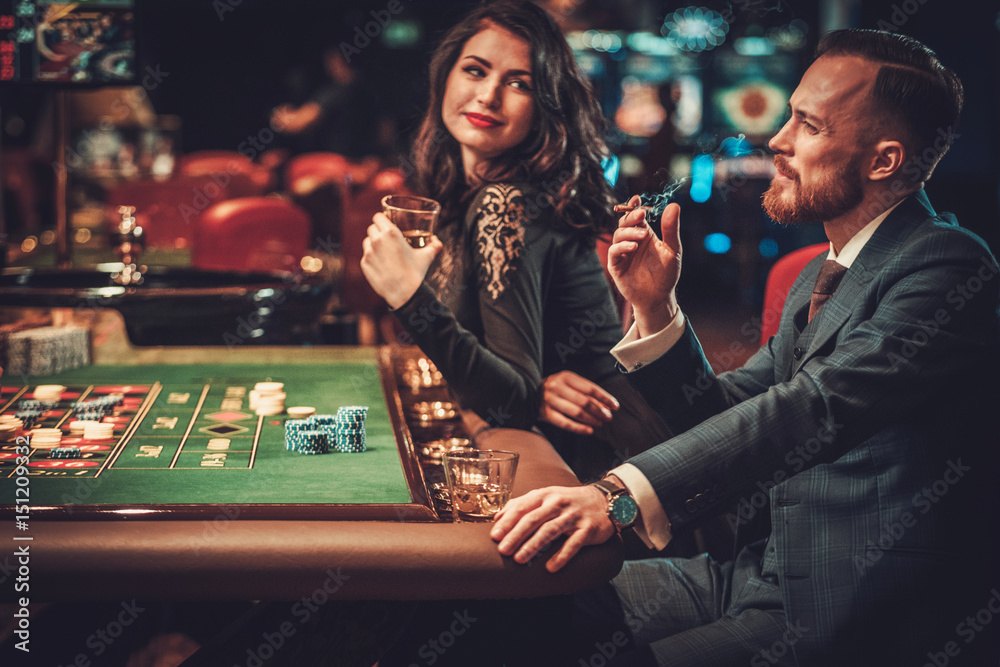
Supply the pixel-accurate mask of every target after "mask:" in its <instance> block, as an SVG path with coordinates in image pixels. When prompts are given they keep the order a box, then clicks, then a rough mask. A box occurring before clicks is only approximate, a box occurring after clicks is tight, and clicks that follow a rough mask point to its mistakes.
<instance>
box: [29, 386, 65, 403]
mask: <svg viewBox="0 0 1000 667" xmlns="http://www.w3.org/2000/svg"><path fill="white" fill-rule="evenodd" d="M64 391H66V387H64V386H63V385H61V384H40V385H38V386H37V387H35V391H34V392H33V395H34V397H35V400H37V401H45V402H46V403H52V404H53V405H55V404H56V403H58V402H59V401H60V400H61V399H62V395H63V392H64Z"/></svg>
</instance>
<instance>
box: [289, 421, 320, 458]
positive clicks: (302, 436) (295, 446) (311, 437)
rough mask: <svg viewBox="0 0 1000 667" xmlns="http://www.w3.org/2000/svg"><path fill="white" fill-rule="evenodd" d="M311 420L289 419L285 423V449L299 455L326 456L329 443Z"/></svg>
mask: <svg viewBox="0 0 1000 667" xmlns="http://www.w3.org/2000/svg"><path fill="white" fill-rule="evenodd" d="M311 420H312V418H311V417H310V418H309V419H289V420H288V421H286V422H285V449H287V450H289V451H292V452H298V453H299V454H326V453H327V452H329V451H330V442H329V440H328V439H327V437H326V432H325V431H323V430H321V429H320V428H319V427H318V426H317V425H316V424H315V423H313V422H312V421H311Z"/></svg>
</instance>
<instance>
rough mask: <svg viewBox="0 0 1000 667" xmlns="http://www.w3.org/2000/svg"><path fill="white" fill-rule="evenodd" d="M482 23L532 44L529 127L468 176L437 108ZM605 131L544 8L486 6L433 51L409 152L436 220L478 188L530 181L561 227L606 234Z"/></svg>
mask: <svg viewBox="0 0 1000 667" xmlns="http://www.w3.org/2000/svg"><path fill="white" fill-rule="evenodd" d="M488 24H493V25H495V26H497V27H499V28H503V29H504V30H507V31H508V32H511V33H513V34H514V35H517V36H518V37H520V38H522V39H524V40H525V41H526V42H527V43H528V44H529V45H530V46H531V58H532V87H533V88H534V95H535V109H536V114H535V122H534V127H533V128H532V130H531V132H530V133H529V135H528V137H527V138H526V139H525V140H524V141H523V142H521V144H519V145H518V146H515V147H514V148H512V149H510V150H509V151H506V152H505V153H503V154H502V155H500V156H498V157H496V158H494V159H493V160H491V161H490V163H489V165H487V166H486V168H485V169H484V170H483V173H479V174H471V175H467V174H465V173H464V172H463V169H462V157H461V149H460V146H459V144H458V142H457V141H456V140H455V139H454V138H453V137H452V136H451V135H450V134H449V133H448V130H447V129H446V128H445V126H444V123H443V121H442V119H441V104H442V99H443V97H444V91H445V86H446V84H447V81H448V75H449V74H450V73H451V70H452V67H453V66H454V64H455V62H456V61H457V60H458V57H459V56H460V55H461V52H462V49H463V48H464V46H465V43H466V42H467V41H468V40H469V39H470V38H471V37H472V36H474V35H475V34H477V33H478V32H480V31H481V30H483V29H484V28H485V27H486V26H487V25H488ZM604 129H605V120H604V116H603V114H602V113H601V109H600V107H599V105H598V104H597V100H596V98H595V97H594V95H593V92H592V90H591V87H590V83H589V82H588V81H587V79H586V78H585V77H584V75H583V73H582V72H581V71H580V68H579V66H578V65H577V63H576V60H575V58H574V57H573V52H572V51H571V50H570V48H569V45H568V44H567V43H566V39H565V38H564V37H563V35H562V33H561V32H560V31H559V28H558V27H557V26H556V25H555V23H554V22H553V21H552V20H551V19H550V18H549V16H548V15H547V14H546V13H545V11H544V10H543V9H541V8H540V7H538V6H537V5H534V4H532V3H531V2H524V1H517V0H501V1H500V2H487V3H485V4H483V5H482V6H481V7H479V8H478V9H476V10H475V11H473V12H472V13H471V14H470V15H468V16H467V17H466V18H465V19H464V20H462V21H461V22H460V23H458V24H457V25H456V26H454V27H453V28H451V29H450V30H449V31H448V32H447V33H446V34H445V36H444V38H443V39H442V41H441V43H440V44H439V46H438V47H437V49H435V51H434V55H433V57H432V59H431V64H430V103H429V105H428V109H427V114H426V116H425V117H424V120H423V122H422V123H421V125H420V130H419V132H418V133H417V138H416V140H415V142H414V149H413V153H414V161H415V164H416V178H417V183H416V185H417V188H418V189H419V190H421V191H422V192H423V193H424V194H426V195H428V196H430V197H433V198H435V199H437V200H438V201H440V202H441V204H442V207H443V210H442V217H443V218H444V219H449V218H450V217H452V216H454V215H456V214H457V213H458V212H459V211H460V210H461V209H463V208H464V206H465V204H466V203H467V201H468V197H469V196H471V194H472V192H473V191H474V190H475V189H477V188H476V187H475V186H477V185H479V184H482V183H491V182H497V181H500V180H504V181H508V182H515V181H517V182H528V183H531V184H534V185H535V186H537V187H540V188H542V189H544V190H545V191H547V192H551V193H552V194H553V195H554V199H555V201H554V206H555V211H556V214H557V215H558V217H559V218H560V219H561V220H562V221H563V222H564V223H565V224H568V225H570V226H573V227H576V228H579V229H582V230H587V231H590V232H597V231H602V230H606V229H610V228H612V227H613V225H614V219H613V217H612V207H613V206H614V201H615V200H614V197H613V193H612V190H611V186H610V185H609V184H608V182H607V181H606V180H605V178H604V173H603V170H602V168H601V160H602V158H604V157H606V156H608V154H609V151H608V148H607V145H606V144H605V142H604V137H603V131H604ZM467 176H469V177H470V178H469V180H470V182H467V181H466V177H467Z"/></svg>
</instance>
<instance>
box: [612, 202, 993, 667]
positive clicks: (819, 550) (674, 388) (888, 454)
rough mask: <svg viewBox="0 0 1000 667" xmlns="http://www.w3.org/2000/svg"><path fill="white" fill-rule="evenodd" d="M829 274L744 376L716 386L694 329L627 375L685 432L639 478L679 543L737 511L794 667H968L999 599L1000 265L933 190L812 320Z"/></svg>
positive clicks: (898, 214) (873, 244) (802, 291)
mask: <svg viewBox="0 0 1000 667" xmlns="http://www.w3.org/2000/svg"><path fill="white" fill-rule="evenodd" d="M823 259H824V257H823V256H820V257H817V258H816V259H815V260H813V261H812V262H811V263H810V264H809V265H808V266H807V267H806V268H805V269H804V270H803V271H802V273H801V275H800V276H799V278H798V279H797V281H796V282H795V284H794V285H793V287H792V289H791V292H790V294H789V297H788V300H787V302H786V304H785V309H784V312H783V313H782V317H781V324H780V329H779V332H778V333H777V334H776V335H775V336H774V337H772V338H771V340H770V341H769V342H768V343H767V344H766V345H764V346H763V347H762V348H761V349H760V350H758V351H757V352H756V353H755V354H754V356H753V357H752V358H750V359H749V360H748V361H747V363H746V364H745V365H744V367H743V368H741V369H738V370H736V371H733V372H729V373H723V374H721V375H719V376H718V377H716V376H715V374H714V373H713V372H712V369H711V367H710V366H709V364H708V362H707V360H706V359H705V356H704V354H703V352H702V350H701V347H700V345H699V343H698V341H697V338H696V337H695V335H694V332H693V331H692V326H694V325H695V324H696V323H689V326H688V328H687V331H686V332H685V334H684V336H683V337H682V339H681V341H680V342H679V343H678V344H677V345H675V346H674V347H673V348H672V349H671V350H670V351H669V352H668V353H667V354H666V355H664V356H663V357H661V358H660V359H659V360H657V361H656V362H655V363H653V364H650V365H648V366H646V367H644V368H641V369H639V370H637V371H634V372H632V373H630V374H629V378H630V380H631V381H632V382H633V384H634V385H635V386H636V387H637V388H638V389H639V390H640V391H641V392H642V393H643V395H644V396H645V397H646V399H647V401H648V402H649V403H650V405H651V406H653V407H654V409H656V410H657V411H658V412H659V413H660V414H661V415H663V416H664V418H665V419H666V420H667V422H668V424H669V425H670V427H671V429H672V430H673V432H674V433H678V434H679V435H677V436H676V437H674V438H672V439H670V440H668V441H667V442H665V443H663V444H661V445H659V446H658V447H656V448H654V449H652V450H649V451H647V452H644V453H643V454H640V455H639V456H637V457H635V458H633V459H631V460H630V463H632V464H634V465H636V466H637V467H638V468H639V469H640V470H641V471H642V472H643V473H644V474H645V475H646V477H647V478H648V479H649V480H650V481H651V483H652V485H653V488H654V489H655V490H656V492H657V495H658V497H659V499H660V501H661V503H662V504H663V507H664V508H665V510H666V512H667V516H668V517H669V519H670V521H671V525H672V527H673V529H674V531H677V530H680V529H682V528H683V527H684V526H685V525H687V524H691V523H695V522H697V520H698V519H700V518H702V517H705V516H707V515H710V514H717V513H719V512H724V511H729V512H730V517H731V518H733V519H735V522H736V523H737V524H738V529H737V544H736V548H737V550H740V549H743V548H746V547H747V545H755V547H754V548H756V549H757V550H759V551H762V552H763V553H764V555H763V557H762V558H761V559H760V565H761V569H762V572H763V575H764V577H765V578H766V579H768V580H769V581H772V582H775V583H777V585H778V586H780V589H781V598H782V601H783V604H784V608H785V612H786V615H787V619H788V622H789V623H790V624H794V623H798V624H800V627H805V628H809V630H808V631H807V632H805V633H804V635H803V636H802V638H801V641H797V642H796V644H795V645H794V646H793V647H792V648H793V649H794V651H795V655H796V656H797V658H798V660H799V662H800V664H803V665H814V664H838V665H839V664H851V665H858V664H882V665H888V664H907V663H904V662H897V660H898V659H902V651H906V650H912V656H911V657H912V659H923V660H925V661H926V659H927V655H926V654H927V653H928V652H932V653H936V652H940V651H943V650H944V648H945V646H946V642H948V641H950V640H954V641H955V642H956V644H955V648H956V649H958V650H961V649H966V655H968V654H970V653H971V649H969V647H970V645H971V644H972V641H979V639H980V635H978V634H976V635H975V636H974V637H973V640H972V641H966V640H967V637H968V634H966V633H965V630H966V628H959V627H958V623H959V622H960V621H961V620H962V617H963V614H965V613H971V614H973V615H975V613H976V611H977V610H978V609H979V608H980V607H981V606H983V605H985V603H986V601H987V600H988V599H989V598H990V591H991V586H994V585H997V583H998V582H997V581H996V579H986V578H984V577H986V576H988V575H990V574H995V572H993V571H992V570H990V571H988V572H987V571H986V568H990V567H991V565H992V562H991V561H990V560H989V556H988V555H987V552H986V551H985V549H984V548H983V547H982V546H981V543H982V541H983V540H991V539H995V537H994V536H993V533H995V532H996V529H995V526H996V522H995V520H994V521H992V522H991V523H990V524H981V523H977V521H978V520H980V519H982V517H983V513H984V512H986V511H987V510H986V509H985V507H986V503H992V502H995V499H994V498H991V497H990V496H993V495H996V494H994V493H993V492H992V487H995V485H996V479H997V478H995V477H992V475H993V474H994V472H995V461H996V458H997V457H996V455H995V450H996V449H997V447H996V445H997V443H998V442H1000V437H998V436H997V435H996V429H994V431H993V433H992V434H989V432H988V431H984V429H983V426H984V422H985V420H986V419H988V418H989V417H991V416H993V413H995V412H1000V400H998V399H997V397H996V394H995V393H994V394H993V395H992V396H989V397H987V396H986V395H985V394H984V393H983V390H984V387H986V386H989V387H992V388H994V389H995V388H996V386H997V382H996V378H995V376H992V375H989V373H993V372H995V369H996V368H997V363H996V359H997V357H998V349H1000V343H998V341H1000V335H998V331H1000V327H998V324H997V322H998V312H1000V311H998V308H1000V275H998V268H997V263H996V260H995V259H994V257H993V256H992V254H991V253H990V251H989V250H988V248H987V247H986V245H985V244H984V243H983V241H982V240H981V239H979V238H978V237H976V236H975V235H973V234H971V233H969V232H967V231H965V230H963V229H961V228H960V227H958V226H957V224H956V223H955V221H954V219H953V218H952V217H951V216H949V215H948V214H945V215H943V216H938V215H937V214H936V213H935V212H934V210H933V209H932V208H931V206H930V203H929V201H928V200H927V197H926V195H925V194H924V193H923V192H919V193H916V194H914V195H912V196H910V197H909V198H907V200H905V201H904V202H903V203H901V204H900V205H899V206H898V207H897V208H896V209H895V210H894V211H893V212H892V213H891V214H890V215H889V216H888V217H887V218H886V220H884V221H883V223H882V224H881V226H880V227H879V228H878V230H877V231H876V233H875V235H874V236H873V237H872V238H871V239H870V241H869V242H868V243H867V244H866V245H865V247H864V249H863V250H862V251H861V254H860V255H859V256H858V258H857V259H856V260H855V262H854V264H853V265H852V266H851V268H850V270H848V271H847V273H846V274H845V276H844V278H843V281H842V282H841V284H840V286H839V287H838V289H837V291H836V293H835V294H834V295H833V297H832V298H831V299H830V301H828V302H827V304H826V305H825V306H824V308H823V310H822V311H820V313H819V314H818V315H817V317H816V318H815V319H814V320H813V321H812V322H810V323H806V314H807V311H808V306H809V298H810V293H811V291H812V285H813V283H814V281H815V278H816V275H817V273H818V271H819V267H820V264H821V263H822V261H823ZM989 401H992V404H990V403H989ZM986 516H988V517H991V518H992V517H993V516H995V515H992V514H987V515H986ZM977 541H978V543H979V544H980V546H976V545H977ZM960 592H962V593H968V596H966V597H962V596H960V595H959V593H960ZM980 598H981V600H980ZM977 601H978V602H977ZM998 601H1000V598H998ZM949 602H951V603H953V604H952V605H951V606H952V607H953V609H951V615H949V613H948V612H949V610H948V609H944V607H943V605H944V604H945V603H949ZM937 618H942V619H944V620H942V623H941V624H936V622H933V619H937ZM997 625H1000V623H998V624H997ZM985 644H986V642H985V641H980V646H985ZM886 660H890V661H889V662H886ZM915 664H923V663H922V662H921V663H915Z"/></svg>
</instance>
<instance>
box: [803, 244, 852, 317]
mask: <svg viewBox="0 0 1000 667" xmlns="http://www.w3.org/2000/svg"><path fill="white" fill-rule="evenodd" d="M845 273H847V267H846V266H843V265H841V264H837V262H835V261H834V260H832V259H828V260H826V261H825V262H823V266H822V267H820V270H819V275H818V276H816V286H815V287H813V294H812V300H811V301H810V302H809V321H810V322H812V318H814V317H816V313H818V312H819V309H820V308H822V307H823V304H824V303H826V302H827V300H828V299H829V298H830V296H831V295H832V294H833V291H834V290H835V289H837V285H839V284H840V279H841V278H843V277H844V274H845Z"/></svg>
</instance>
